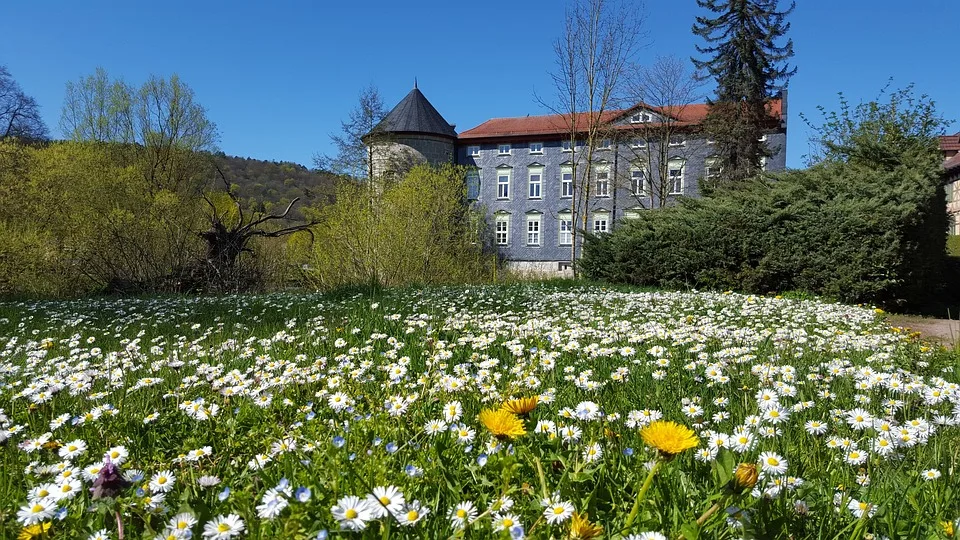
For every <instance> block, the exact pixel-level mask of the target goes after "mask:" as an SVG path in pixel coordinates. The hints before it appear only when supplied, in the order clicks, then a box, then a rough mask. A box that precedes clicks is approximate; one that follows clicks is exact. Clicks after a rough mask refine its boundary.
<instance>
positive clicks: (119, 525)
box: [113, 510, 123, 540]
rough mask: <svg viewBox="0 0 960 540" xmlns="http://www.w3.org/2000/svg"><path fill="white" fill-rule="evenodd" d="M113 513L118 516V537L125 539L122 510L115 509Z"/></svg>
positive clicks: (121, 539)
mask: <svg viewBox="0 0 960 540" xmlns="http://www.w3.org/2000/svg"><path fill="white" fill-rule="evenodd" d="M113 515H114V517H116V518H117V538H119V539H120V540H123V520H122V519H121V518H120V512H118V511H116V510H114V511H113Z"/></svg>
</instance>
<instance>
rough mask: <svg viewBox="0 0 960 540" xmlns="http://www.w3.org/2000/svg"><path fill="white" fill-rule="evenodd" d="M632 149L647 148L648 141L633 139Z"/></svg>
mask: <svg viewBox="0 0 960 540" xmlns="http://www.w3.org/2000/svg"><path fill="white" fill-rule="evenodd" d="M630 147H631V148H646V147H647V140H646V139H633V140H632V141H630Z"/></svg>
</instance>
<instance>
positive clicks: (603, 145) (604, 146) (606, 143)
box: [597, 139, 613, 150]
mask: <svg viewBox="0 0 960 540" xmlns="http://www.w3.org/2000/svg"><path fill="white" fill-rule="evenodd" d="M611 148H613V141H612V140H611V139H601V140H600V144H598V145H597V150H609V149H611Z"/></svg>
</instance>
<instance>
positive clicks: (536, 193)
mask: <svg viewBox="0 0 960 540" xmlns="http://www.w3.org/2000/svg"><path fill="white" fill-rule="evenodd" d="M542 184H543V169H540V168H537V169H530V183H529V184H528V185H529V190H528V191H527V197H529V198H531V199H539V198H540V188H541V186H542Z"/></svg>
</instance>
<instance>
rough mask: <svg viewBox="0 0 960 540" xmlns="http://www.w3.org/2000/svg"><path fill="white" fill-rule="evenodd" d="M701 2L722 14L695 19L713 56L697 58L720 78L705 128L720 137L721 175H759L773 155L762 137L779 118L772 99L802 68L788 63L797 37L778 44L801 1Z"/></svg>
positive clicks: (725, 179) (704, 70) (723, 178)
mask: <svg viewBox="0 0 960 540" xmlns="http://www.w3.org/2000/svg"><path fill="white" fill-rule="evenodd" d="M697 5H698V6H700V7H701V8H705V9H707V10H709V11H711V12H712V13H713V14H715V15H716V16H715V17H713V18H710V17H706V16H702V17H697V21H696V23H695V24H694V25H693V33H694V34H696V35H698V36H700V37H702V38H703V39H704V40H705V41H706V42H707V45H706V46H703V47H701V46H699V45H698V46H697V51H698V52H699V53H700V54H702V55H705V56H707V59H706V60H698V59H696V58H694V59H693V63H694V65H695V66H696V68H697V69H698V70H700V71H701V76H703V77H713V78H715V79H716V82H717V95H716V99H715V100H711V102H710V111H709V113H708V114H707V118H706V120H705V123H704V129H705V130H706V131H707V133H708V134H709V136H711V137H712V138H713V139H714V140H715V141H716V148H717V156H718V157H719V158H720V163H721V167H722V171H723V172H722V174H721V175H720V177H719V181H720V182H721V183H725V184H731V183H734V182H736V181H739V180H742V179H744V178H748V177H751V176H753V175H755V174H756V173H757V172H758V171H759V170H760V164H761V160H762V158H764V157H768V156H770V155H771V152H770V150H769V149H768V148H767V146H766V144H765V143H764V142H761V141H760V137H761V136H762V135H763V131H764V128H765V127H769V126H770V125H771V123H772V122H773V120H772V119H771V117H770V115H769V114H768V112H767V103H768V101H769V99H770V98H771V97H774V95H775V94H776V93H777V92H778V91H779V90H780V89H782V88H783V87H784V86H786V83H787V81H788V80H789V79H790V77H791V76H792V75H793V74H794V73H796V71H797V70H796V68H792V69H791V67H790V66H789V65H788V64H787V63H786V60H787V59H788V58H790V57H792V56H793V40H791V39H788V40H787V42H786V44H785V45H783V46H779V45H778V44H777V41H778V40H779V39H780V38H782V37H783V36H784V35H785V34H786V33H787V32H788V31H789V30H790V23H788V22H786V17H787V15H789V14H790V13H791V12H792V11H793V9H794V7H795V6H796V4H795V3H794V2H791V4H790V7H789V8H787V9H786V10H782V11H779V10H778V9H777V0H697ZM704 187H705V188H707V189H709V188H711V187H715V186H704Z"/></svg>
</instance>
